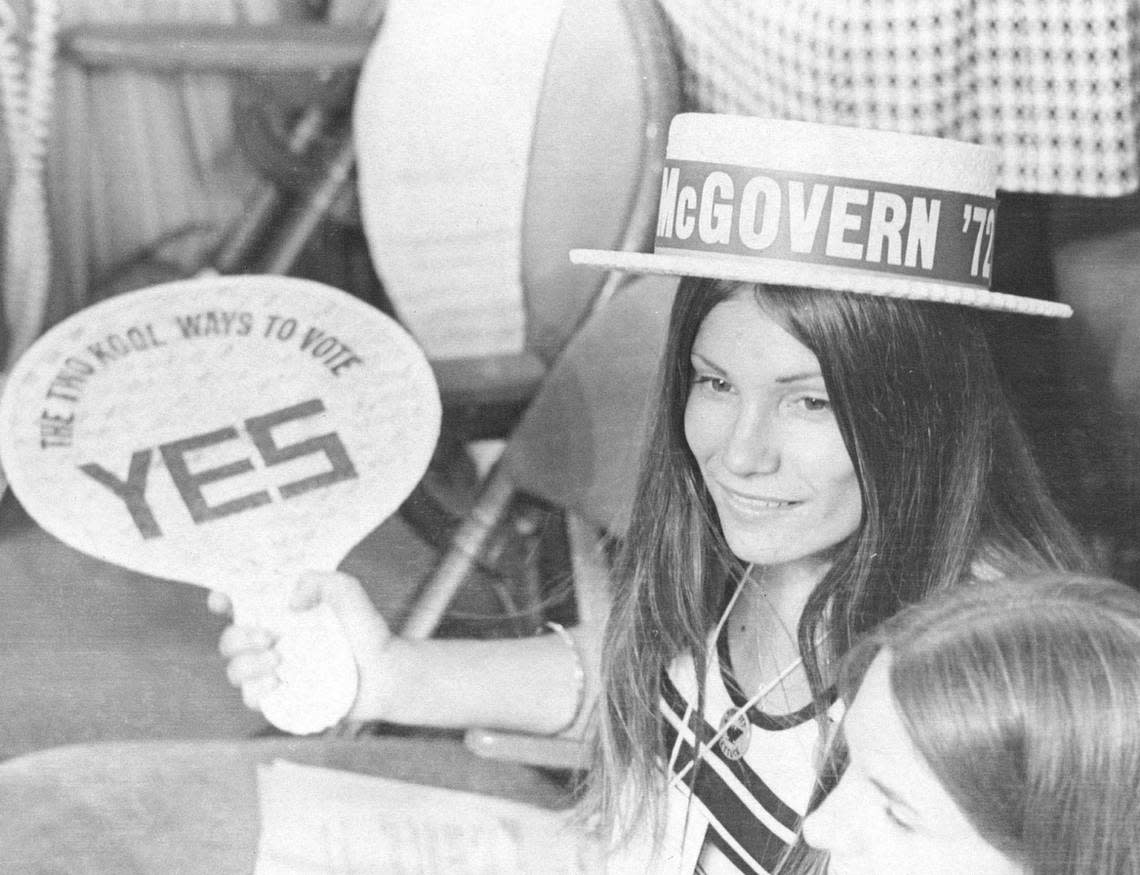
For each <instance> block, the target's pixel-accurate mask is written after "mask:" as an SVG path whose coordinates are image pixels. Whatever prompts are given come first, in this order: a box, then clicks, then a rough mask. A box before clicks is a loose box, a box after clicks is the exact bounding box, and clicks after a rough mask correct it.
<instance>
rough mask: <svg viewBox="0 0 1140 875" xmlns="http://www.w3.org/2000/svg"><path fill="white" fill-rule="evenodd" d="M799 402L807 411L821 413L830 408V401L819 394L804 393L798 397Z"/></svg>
mask: <svg viewBox="0 0 1140 875" xmlns="http://www.w3.org/2000/svg"><path fill="white" fill-rule="evenodd" d="M799 404H800V405H801V406H802V407H803V409H804V410H806V411H807V412H808V413H822V412H824V411H827V410H831V401H830V400H829V399H827V398H824V397H821V396H819V395H804V396H803V397H802V398H800V399H799Z"/></svg>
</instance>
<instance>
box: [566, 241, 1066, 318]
mask: <svg viewBox="0 0 1140 875" xmlns="http://www.w3.org/2000/svg"><path fill="white" fill-rule="evenodd" d="M570 261H571V262H573V263H574V264H580V265H584V266H589V267H600V268H607V269H611V270H623V271H629V272H631V273H651V274H665V275H672V276H699V277H709V278H711V279H724V280H735V281H738V282H753V283H769V284H771V285H786V286H803V287H806V288H814V289H829V290H831V291H837V292H852V293H854V294H858V295H876V296H878V297H882V298H904V299H906V300H909V301H932V302H934V303H939V304H959V305H961V306H965V307H979V308H981V309H985V310H999V311H1003V312H1007V313H1022V314H1024V315H1029V316H1049V317H1052V318H1056V319H1067V318H1068V317H1070V316H1072V315H1073V309H1072V307H1070V306H1068V305H1067V304H1062V303H1059V302H1057V301H1044V300H1041V299H1039V298H1027V297H1023V296H1022V295H1007V294H1002V293H1001V292H989V291H986V290H985V289H978V288H974V287H972V286H964V285H958V284H954V283H938V282H931V281H929V280H921V279H913V278H911V277H903V276H893V275H891V274H885V273H870V272H866V273H864V274H861V273H858V272H856V271H852V270H850V269H845V268H841V267H834V266H832V265H827V264H810V263H806V262H799V261H797V262H791V261H782V260H779V259H775V258H772V259H765V258H757V257H754V256H750V257H747V258H737V257H734V256H731V255H712V256H710V255H709V254H708V253H702V254H700V255H683V254H673V253H669V254H665V253H649V252H625V251H611V250H607V249H571V250H570Z"/></svg>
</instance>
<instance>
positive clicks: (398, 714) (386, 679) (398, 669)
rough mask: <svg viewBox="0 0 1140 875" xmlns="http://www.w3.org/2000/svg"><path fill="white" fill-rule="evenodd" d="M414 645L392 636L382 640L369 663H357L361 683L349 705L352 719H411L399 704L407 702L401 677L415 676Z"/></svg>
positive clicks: (414, 643) (400, 721)
mask: <svg viewBox="0 0 1140 875" xmlns="http://www.w3.org/2000/svg"><path fill="white" fill-rule="evenodd" d="M416 644H417V642H414V641H409V640H408V639H406V638H400V637H399V636H397V635H393V636H392V637H391V638H389V639H388V640H387V641H386V642H384V645H383V647H382V648H381V649H380V650H379V652H378V654H377V656H376V658H375V659H374V660H373V664H372V665H371V666H360V675H361V685H360V689H359V690H358V691H357V698H356V702H355V703H354V705H353V707H352V718H353V719H354V720H383V721H386V722H389V723H407V722H410V721H409V715H406V714H404V713H403V711H404V710H405V709H404V708H403V707H402V704H401V703H405V702H407V701H408V699H407V696H406V695H405V694H404V692H403V691H404V689H405V687H406V683H405V680H404V679H405V678H408V677H413V676H414V672H415V667H414V666H415V662H416V653H415V651H416Z"/></svg>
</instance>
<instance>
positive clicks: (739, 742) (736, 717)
mask: <svg viewBox="0 0 1140 875" xmlns="http://www.w3.org/2000/svg"><path fill="white" fill-rule="evenodd" d="M726 726H727V727H728V728H727V729H725V727H726ZM718 729H720V730H724V734H723V735H722V736H721V737H720V741H718V742H717V747H719V748H720V752H721V753H722V754H723V755H724V758H725V759H727V760H733V761H736V760H739V759H741V758H742V757H743V756H744V755H745V754H746V753H747V752H748V743H749V742H750V741H751V740H752V723H751V721H749V719H748V714H746V713H744V712H742V711H741V710H740V709H739V708H729V709H728V710H727V711H725V712H724V716H723V717H721V718H720V726H719V727H718Z"/></svg>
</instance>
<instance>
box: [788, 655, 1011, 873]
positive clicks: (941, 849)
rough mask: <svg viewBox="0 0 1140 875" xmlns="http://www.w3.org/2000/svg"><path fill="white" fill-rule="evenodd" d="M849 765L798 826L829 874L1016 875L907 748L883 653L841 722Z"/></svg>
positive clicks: (918, 756)
mask: <svg viewBox="0 0 1140 875" xmlns="http://www.w3.org/2000/svg"><path fill="white" fill-rule="evenodd" d="M843 733H844V736H845V737H846V741H847V749H848V755H849V762H848V766H847V770H846V771H845V772H844V773H843V778H842V779H841V780H840V782H839V785H838V786H837V787H836V788H835V789H834V790H832V791H831V793H830V794H829V795H828V797H827V799H825V800H824V802H823V804H822V805H821V806H820V807H819V808H818V809H817V810H816V811H815V812H813V813H812V814H810V815H808V817H807V818H806V819H805V820H804V826H803V832H804V838H805V839H806V840H807V842H808V844H810V845H811V846H812V847H814V848H818V849H819V850H822V851H829V852H830V853H831V862H830V864H829V866H828V870H827V871H828V872H829V873H831V875H863V873H868V875H873V873H882V872H890V873H892V875H909V873H914V875H952V873H958V875H965V873H969V875H1018V873H1022V872H1023V869H1022V868H1021V867H1020V866H1018V865H1016V864H1015V863H1014V862H1013V861H1012V860H1010V859H1009V858H1008V857H1006V856H1005V855H1004V854H1003V853H1002V852H1001V851H999V850H997V848H995V847H994V846H993V845H991V844H990V843H989V842H988V841H986V839H984V838H983V837H982V836H981V835H980V834H979V833H978V831H977V830H975V829H974V827H973V825H972V824H971V823H970V822H969V821H968V820H967V819H966V816H965V815H964V814H963V813H962V811H961V809H960V808H959V807H958V805H957V803H955V801H954V799H953V798H952V797H951V796H950V794H949V793H947V792H946V790H945V788H944V787H943V786H942V784H941V783H940V782H939V780H938V778H937V777H936V776H935V774H934V772H933V771H932V770H931V768H930V766H929V765H927V763H926V760H924V759H923V758H922V755H921V754H920V753H919V752H918V751H917V750H916V749H915V747H914V744H913V743H912V742H911V740H910V736H909V735H908V734H907V731H906V727H905V726H904V725H903V723H902V720H901V719H900V718H899V715H898V711H897V709H896V707H895V700H894V696H893V695H892V693H891V686H890V654H889V652H885V651H884V652H882V653H880V654H879V655H878V656H876V657H875V660H874V661H873V662H872V663H871V666H870V668H869V669H868V670H867V674H866V677H865V678H864V679H863V684H862V686H860V687H859V692H858V694H857V695H856V696H855V701H854V702H853V703H852V704H851V707H850V708H848V710H847V714H846V716H845V717H844V718H843Z"/></svg>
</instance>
